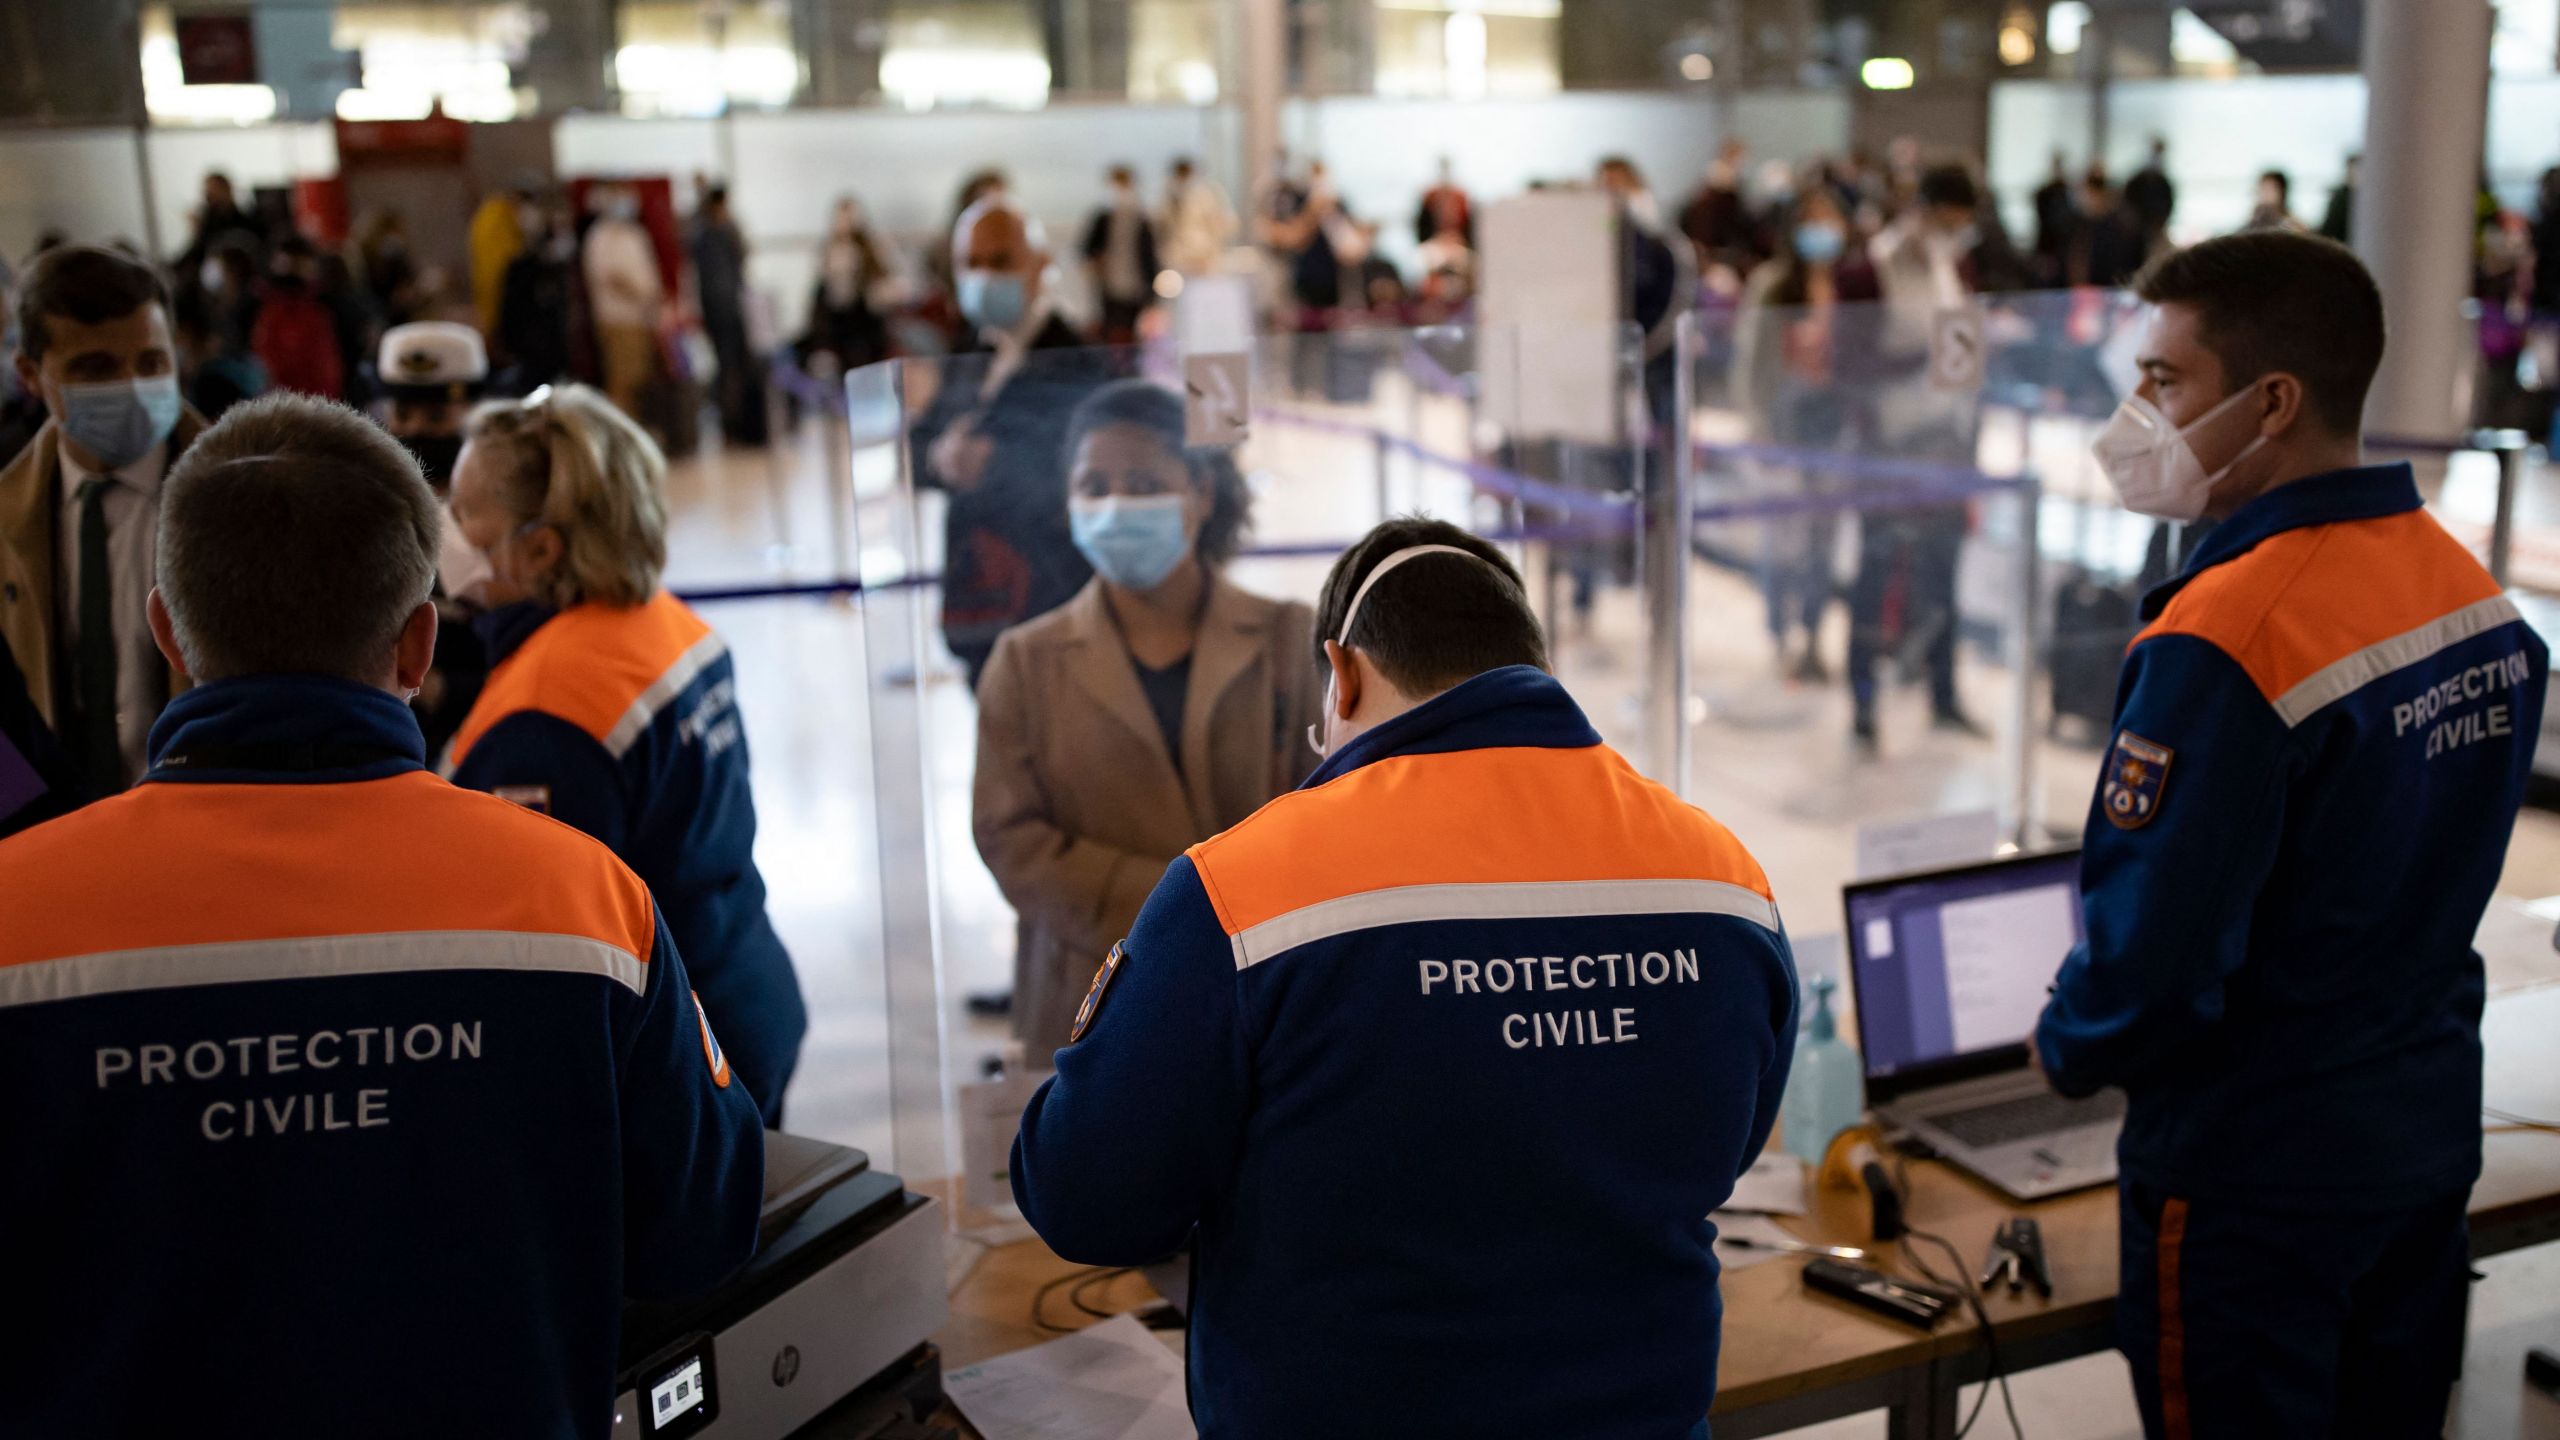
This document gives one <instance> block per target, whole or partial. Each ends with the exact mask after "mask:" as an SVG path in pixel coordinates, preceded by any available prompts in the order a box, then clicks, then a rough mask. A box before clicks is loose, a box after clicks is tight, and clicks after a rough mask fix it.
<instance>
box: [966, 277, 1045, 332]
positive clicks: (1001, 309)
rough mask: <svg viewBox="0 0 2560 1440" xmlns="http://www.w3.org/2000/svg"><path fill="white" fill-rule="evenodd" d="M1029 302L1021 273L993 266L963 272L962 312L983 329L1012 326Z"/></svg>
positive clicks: (1005, 328)
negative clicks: (1011, 272)
mask: <svg viewBox="0 0 2560 1440" xmlns="http://www.w3.org/2000/svg"><path fill="white" fill-rule="evenodd" d="M1029 304H1030V297H1029V296H1027V295H1026V294H1024V293H1023V288H1022V277H1021V276H1019V275H1006V274H1003V273H1001V272H999V271H994V270H964V271H962V272H960V313H961V314H963V315H966V316H968V317H969V323H970V324H972V325H975V326H977V327H978V328H979V329H981V330H1010V329H1012V328H1013V327H1015V326H1016V325H1019V324H1021V323H1022V315H1023V312H1024V310H1025V309H1026V308H1028V306H1029Z"/></svg>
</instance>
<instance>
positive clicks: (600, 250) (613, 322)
mask: <svg viewBox="0 0 2560 1440" xmlns="http://www.w3.org/2000/svg"><path fill="white" fill-rule="evenodd" d="M586 281H587V304H588V307H589V311H590V313H591V314H592V315H593V316H594V318H595V326H596V351H597V357H598V359H599V360H600V361H601V362H602V367H601V368H602V369H603V372H604V393H605V394H606V395H607V396H608V397H610V398H611V399H612V401H613V403H614V404H615V405H616V406H617V407H619V408H620V409H621V411H622V413H623V414H625V415H628V416H630V417H631V418H632V419H634V420H638V419H641V418H642V416H643V415H644V413H645V412H644V411H643V410H642V408H641V407H642V406H643V405H644V404H645V403H646V402H647V400H648V398H649V387H650V386H651V385H652V384H653V383H654V382H655V381H656V380H657V378H658V319H659V311H660V308H661V306H662V304H663V302H664V300H665V298H666V285H665V282H664V278H663V277H662V276H660V275H659V273H658V249H657V246H656V245H655V244H653V243H652V242H651V241H650V239H649V229H648V227H647V226H645V225H643V224H641V223H640V195H639V192H637V191H635V190H633V189H632V188H631V187H630V186H628V185H607V186H605V187H603V188H602V190H601V191H600V192H599V193H598V195H597V197H596V223H594V224H593V225H590V226H588V227H587V239H586Z"/></svg>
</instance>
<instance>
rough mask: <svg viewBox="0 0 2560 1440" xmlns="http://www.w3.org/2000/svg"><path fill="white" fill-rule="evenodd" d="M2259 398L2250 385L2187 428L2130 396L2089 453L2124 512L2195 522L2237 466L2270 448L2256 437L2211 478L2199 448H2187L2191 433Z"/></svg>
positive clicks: (2110, 420)
mask: <svg viewBox="0 0 2560 1440" xmlns="http://www.w3.org/2000/svg"><path fill="white" fill-rule="evenodd" d="M2257 393H2258V387H2257V386H2255V385H2251V386H2249V387H2247V388H2246V389H2243V390H2240V391H2238V392H2236V393H2234V394H2232V395H2230V396H2229V397H2227V398H2225V399H2224V400H2223V401H2222V403H2221V404H2219V405H2216V406H2214V407H2213V408H2212V409H2210V410H2207V411H2206V412H2204V413H2203V414H2202V415H2199V416H2197V417H2196V418H2195V419H2194V420H2192V421H2190V422H2188V423H2187V424H2186V425H2184V426H2179V425H2173V424H2171V423H2169V417H2168V416H2166V415H2163V414H2161V413H2160V407H2159V406H2157V405H2154V404H2152V403H2151V402H2150V401H2148V400H2145V399H2143V398H2142V397H2141V396H2139V395H2128V396H2126V397H2125V399H2124V403H2123V404H2121V405H2119V406H2117V407H2116V413H2115V415H2114V416H2113V417H2112V418H2110V419H2109V420H2108V421H2107V427H2106V428H2105V429H2104V430H2101V431H2099V432H2098V438H2097V439H2096V440H2094V441H2092V442H2090V445H2089V449H2090V452H2091V453H2092V454H2093V455H2095V456H2096V457H2097V461H2098V468H2099V469H2100V470H2103V471H2105V472H2106V476H2107V483H2108V484H2110V485H2113V486H2114V487H2115V491H2116V495H2117V497H2118V498H2120V499H2122V500H2123V501H2124V508H2126V509H2127V510H2130V511H2132V512H2133V513H2135V514H2137V515H2148V516H2151V517H2152V518H2153V519H2156V520H2175V521H2178V522H2179V523H2181V524H2184V523H2187V522H2189V521H2193V520H2195V519H2197V518H2198V517H2200V516H2202V515H2203V514H2204V507H2205V503H2206V502H2207V501H2208V500H2210V499H2212V497H2213V487H2214V486H2216V485H2218V484H2220V483H2222V477H2223V476H2225V475H2228V474H2230V473H2231V469H2232V467H2233V466H2235V465H2238V464H2239V463H2240V462H2241V461H2243V460H2246V459H2248V458H2249V457H2250V456H2251V455H2254V454H2256V453H2257V450H2258V447H2259V446H2261V445H2264V444H2266V443H2267V437H2266V436H2265V435H2264V434H2260V435H2258V436H2256V437H2254V438H2252V439H2251V440H2250V441H2249V443H2248V444H2247V445H2244V446H2242V447H2241V449H2240V453H2239V454H2237V455H2234V456H2232V457H2231V458H2230V459H2229V460H2227V461H2224V462H2223V464H2222V466H2221V468H2219V469H2217V470H2215V471H2213V472H2212V473H2211V474H2207V473H2205V468H2204V462H2203V461H2201V460H2198V459H2197V458H2196V452H2195V447H2193V446H2191V445H2189V444H2188V443H2187V435H2188V432H2190V431H2192V430H2194V429H2195V428H2196V427H2197V426H2200V425H2203V424H2206V423H2207V422H2209V421H2211V420H2213V419H2215V418H2216V417H2218V416H2220V415H2221V414H2222V412H2224V411H2225V410H2229V409H2231V408H2232V407H2233V406H2235V405H2238V404H2239V403H2240V402H2241V401H2243V400H2246V399H2248V398H2250V397H2251V396H2253V395H2255V394H2257Z"/></svg>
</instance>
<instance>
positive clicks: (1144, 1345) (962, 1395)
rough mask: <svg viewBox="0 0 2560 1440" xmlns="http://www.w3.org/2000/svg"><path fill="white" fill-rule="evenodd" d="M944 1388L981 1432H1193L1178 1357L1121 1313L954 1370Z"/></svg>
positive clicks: (1052, 1435)
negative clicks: (1068, 1332) (1070, 1332)
mask: <svg viewBox="0 0 2560 1440" xmlns="http://www.w3.org/2000/svg"><path fill="white" fill-rule="evenodd" d="M942 1388H943V1390H944V1392H945V1393H947V1394H949V1395H950V1397H951V1401H952V1403H953V1404H955V1405H958V1406H959V1407H960V1413H961V1414H963V1415H966V1416H967V1417H969V1423H970V1424H972V1425H974V1426H976V1427H978V1433H979V1434H981V1435H984V1436H985V1437H986V1440H1197V1436H1198V1434H1199V1432H1198V1431H1196V1430H1194V1429H1192V1428H1191V1408H1190V1404H1189V1402H1188V1401H1187V1400H1186V1399H1185V1398H1184V1396H1183V1384H1182V1361H1181V1360H1179V1359H1177V1358H1176V1357H1175V1356H1174V1353H1173V1352H1172V1351H1171V1350H1168V1349H1166V1348H1165V1345H1164V1342H1163V1341H1161V1340H1158V1339H1157V1338H1156V1337H1155V1336H1154V1335H1153V1334H1151V1333H1149V1331H1148V1330H1147V1327H1146V1326H1144V1325H1141V1324H1139V1323H1138V1322H1137V1321H1136V1320H1135V1319H1132V1318H1131V1317H1129V1316H1127V1315H1122V1316H1118V1317H1116V1318H1113V1319H1110V1320H1105V1321H1103V1322H1102V1323H1101V1324H1099V1325H1095V1326H1092V1327H1091V1328H1089V1329H1084V1330H1079V1331H1077V1332H1076V1333H1075V1334H1073V1335H1069V1336H1066V1337H1065V1338H1063V1339H1058V1340H1052V1341H1050V1342H1049V1343H1048V1344H1046V1345H1035V1346H1033V1347H1032V1348H1031V1349H1028V1350H1017V1351H1015V1352H1014V1353H1012V1354H1010V1355H1001V1356H998V1357H997V1358H995V1359H993V1360H989V1361H987V1362H985V1363H984V1364H980V1365H972V1366H970V1367H968V1368H967V1369H965V1370H954V1371H952V1372H951V1373H950V1374H948V1375H945V1376H944V1377H943V1378H942Z"/></svg>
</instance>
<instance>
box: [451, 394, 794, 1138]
mask: <svg viewBox="0 0 2560 1440" xmlns="http://www.w3.org/2000/svg"><path fill="white" fill-rule="evenodd" d="M463 442H464V443H463V448H462V457H461V459H460V460H459V461H457V462H456V464H455V466H454V474H453V502H452V514H451V517H450V533H449V536H448V540H447V543H446V547H445V549H446V553H445V558H444V564H443V567H442V569H443V579H444V586H445V593H446V594H448V595H451V596H455V597H457V598H460V599H462V600H464V601H465V602H466V603H474V604H476V605H477V606H478V607H479V608H480V611H481V613H480V614H479V616H478V618H477V620H476V621H475V622H474V624H475V628H477V629H478V630H479V632H480V636H481V639H482V640H483V641H484V642H485V643H486V644H487V646H488V649H489V659H490V662H491V668H490V671H489V683H488V685H487V687H486V688H484V689H483V690H482V691H481V692H480V699H479V702H478V703H477V704H475V705H474V706H473V707H472V709H471V713H470V714H469V715H468V716H466V717H464V719H463V722H462V728H461V729H460V730H459V731H458V732H456V733H455V735H454V739H453V746H452V749H451V751H450V752H449V753H448V755H447V757H446V760H445V772H446V773H447V774H448V775H450V776H451V777H452V778H453V780H454V782H455V783H456V784H459V785H464V786H468V787H470V788H471V789H475V790H486V791H488V792H490V793H491V794H494V795H497V796H499V797H501V798H503V799H508V800H513V801H515V802H516V803H518V804H520V805H524V806H526V807H528V808H530V809H535V810H539V811H542V812H543V813H545V814H547V815H550V816H552V817H553V818H555V819H558V820H562V821H565V822H567V823H568V824H571V825H574V826H576V827H577V828H579V829H580V830H583V831H585V832H587V833H588V834H589V835H592V836H594V837H595V838H596V839H598V840H601V841H603V842H604V843H605V844H607V845H609V846H611V847H612V848H613V851H614V853H615V854H617V855H620V856H621V857H622V859H623V862H624V863H625V864H627V865H629V866H630V867H631V868H632V869H633V870H634V871H636V872H637V873H638V874H639V876H640V878H641V879H643V880H645V881H647V882H648V884H649V889H650V892H651V893H652V894H654V895H655V896H656V897H657V900H658V908H659V910H660V911H661V912H662V913H663V914H664V915H665V916H666V921H667V929H668V930H669V931H670V932H671V933H672V934H673V935H674V937H675V942H676V951H677V953H678V954H681V955H683V956H684V957H685V959H686V967H687V969H688V970H689V971H690V973H691V975H692V977H693V982H694V991H695V998H696V999H697V1000H698V1001H699V1002H700V1004H701V1006H702V1009H703V1011H704V1014H705V1016H706V1023H705V1025H704V1027H703V1032H704V1033H703V1045H704V1049H705V1051H706V1055H707V1058H708V1059H709V1060H710V1062H711V1063H712V1064H713V1066H714V1068H715V1071H717V1072H719V1073H721V1074H722V1075H723V1077H724V1083H725V1076H726V1074H727V1073H728V1072H729V1071H731V1070H734V1071H735V1073H736V1075H737V1076H738V1078H739V1080H740V1081H741V1082H742V1083H744V1084H745V1086H746V1087H747V1093H748V1094H750V1095H752V1096H754V1097H755V1101H756V1104H757V1105H758V1106H759V1107H761V1108H762V1109H763V1111H764V1119H765V1124H766V1125H768V1126H773V1125H778V1124H779V1123H780V1122H781V1109H782V1091H783V1086H784V1085H785V1084H786V1083H787V1082H788V1081H789V1080H790V1078H791V1069H792V1065H793V1064H794V1062H795V1061H797V1060H798V1058H799V1053H800V1037H801V1035H802V1033H803V1032H804V1031H805V1030H806V1029H807V1028H808V1014H807V1012H806V1011H805V1010H804V1009H803V1008H802V1006H801V1001H800V987H799V982H798V980H797V979H796V977H795V976H794V975H793V973H792V969H791V957H790V956H789V955H788V954H786V953H785V952H784V950H783V948H782V941H781V938H780V937H779V936H777V935H775V934H774V930H773V925H772V923H771V922H770V921H769V920H767V919H766V917H765V909H764V877H763V876H762V875H760V874H758V873H757V871H756V865H755V858H754V849H755V835H756V812H755V801H754V798H753V797H752V795H751V794H750V793H749V790H748V785H747V742H746V734H745V732H744V730H742V729H741V728H740V723H739V719H738V708H737V679H736V675H735V672H734V670H733V669H732V667H731V665H730V660H729V651H728V647H727V646H725V645H723V644H722V643H721V641H720V637H719V636H718V635H717V634H715V633H713V631H712V629H711V627H710V626H708V625H706V624H704V623H703V622H702V618H701V617H700V616H698V615H696V614H694V613H693V612H692V611H691V610H689V609H687V608H685V606H684V604H683V603H682V602H681V601H678V600H677V599H676V598H675V597H674V596H672V595H669V594H667V593H666V592H665V591H664V590H661V589H660V588H658V579H659V575H660V573H661V572H662V571H663V570H664V569H665V568H666V561H667V510H666V500H665V495H664V491H665V485H664V482H665V478H666V468H667V467H666V459H665V457H663V456H662V455H660V454H659V453H658V447H657V446H656V445H655V444H653V443H651V441H650V439H649V437H648V436H647V435H645V434H643V433H642V432H641V430H640V427H639V426H637V425H634V424H633V423H632V422H631V421H630V420H629V419H628V418H626V417H625V416H624V415H623V414H622V412H621V411H619V410H616V409H615V408H614V407H613V406H612V404H611V403H610V402H608V401H607V400H606V399H605V398H604V397H603V396H602V395H599V394H597V393H596V392H595V391H593V390H590V389H588V388H586V387H584V386H581V385H567V386H560V387H556V388H555V387H551V386H545V387H543V388H542V389H540V390H537V391H535V392H534V393H533V394H532V395H530V396H528V397H526V398H525V399H523V400H521V401H515V400H505V401H493V402H491V403H489V404H486V405H483V406H481V407H480V408H478V409H477V410H474V411H473V412H472V413H471V418H470V419H469V421H467V422H466V423H465V425H464V428H463ZM697 957H698V958H697ZM714 1034H716V1035H717V1036H718V1040H717V1041H715V1040H713V1038H712V1037H713V1035H714ZM724 1046H725V1052H724V1051H723V1049H722V1047H724Z"/></svg>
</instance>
